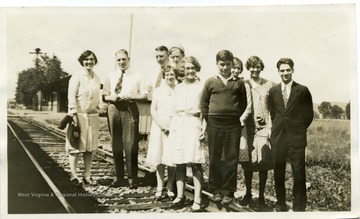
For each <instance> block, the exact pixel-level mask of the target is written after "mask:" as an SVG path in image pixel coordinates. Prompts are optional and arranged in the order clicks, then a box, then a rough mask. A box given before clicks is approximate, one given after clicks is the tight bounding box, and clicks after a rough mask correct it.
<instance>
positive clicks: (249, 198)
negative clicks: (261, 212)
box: [239, 194, 252, 206]
mask: <svg viewBox="0 0 360 219" xmlns="http://www.w3.org/2000/svg"><path fill="white" fill-rule="evenodd" d="M239 204H240V205H241V206H247V205H251V204H252V196H251V195H250V194H246V195H245V196H244V197H243V198H242V199H241V200H240V201H239Z"/></svg>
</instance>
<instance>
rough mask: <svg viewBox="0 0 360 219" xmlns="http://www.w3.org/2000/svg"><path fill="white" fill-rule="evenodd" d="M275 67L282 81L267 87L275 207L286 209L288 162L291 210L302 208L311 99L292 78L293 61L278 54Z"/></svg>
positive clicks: (311, 114)
mask: <svg viewBox="0 0 360 219" xmlns="http://www.w3.org/2000/svg"><path fill="white" fill-rule="evenodd" d="M277 68H278V72H279V75H280V77H281V79H282V82H281V83H280V84H278V85H276V86H275V87H273V88H271V89H270V91H269V110H270V114H271V120H272V128H271V137H270V142H271V145H272V149H273V158H274V178H275V191H276V198H277V202H276V205H275V210H276V211H287V210H288V207H287V205H286V202H285V166H286V161H287V159H288V160H289V162H290V163H291V168H292V173H293V178H294V187H293V198H294V199H293V210H294V211H305V208H306V200H307V197H306V177H305V148H306V145H307V142H306V131H307V128H308V127H309V126H310V124H311V122H312V120H313V117H314V112H313V103H312V98H311V94H310V91H309V90H308V88H307V87H305V86H303V85H300V84H298V83H296V82H295V81H293V80H292V74H293V73H294V62H293V61H292V60H291V59H289V58H281V59H280V60H279V61H278V63H277Z"/></svg>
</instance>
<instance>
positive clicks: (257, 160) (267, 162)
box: [240, 56, 275, 208]
mask: <svg viewBox="0 0 360 219" xmlns="http://www.w3.org/2000/svg"><path fill="white" fill-rule="evenodd" d="M245 66H246V69H247V70H248V71H249V72H250V79H249V80H246V81H245V83H247V84H248V85H249V86H250V89H251V96H252V101H253V104H252V107H253V108H252V112H251V114H250V116H249V117H248V119H247V121H246V128H247V132H248V145H249V155H250V162H245V163H242V167H243V168H244V175H245V186H246V194H245V196H244V197H243V199H242V200H241V201H240V204H241V205H244V206H246V205H248V204H251V203H252V194H251V186H252V185H251V184H252V176H253V172H259V198H258V204H259V206H260V207H263V208H264V207H266V203H265V198H264V192H265V184H266V180H267V175H268V170H270V169H272V168H273V164H272V154H271V145H270V142H269V137H270V134H271V118H270V112H269V109H268V103H267V102H268V96H269V90H270V88H271V87H273V86H274V85H275V83H274V82H272V81H268V80H266V79H264V78H261V77H260V73H261V71H263V69H264V63H263V62H262V60H261V59H260V58H259V57H257V56H251V57H250V58H249V59H248V60H247V61H246V64H245Z"/></svg>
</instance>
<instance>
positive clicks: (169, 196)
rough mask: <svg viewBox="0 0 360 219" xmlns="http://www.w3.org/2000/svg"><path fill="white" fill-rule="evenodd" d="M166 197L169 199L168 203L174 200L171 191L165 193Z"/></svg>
mask: <svg viewBox="0 0 360 219" xmlns="http://www.w3.org/2000/svg"><path fill="white" fill-rule="evenodd" d="M166 195H167V197H168V198H169V199H170V201H172V200H174V199H175V194H174V192H173V191H171V190H168V191H167V193H166Z"/></svg>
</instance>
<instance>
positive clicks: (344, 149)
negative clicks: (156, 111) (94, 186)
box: [40, 118, 351, 211]
mask: <svg viewBox="0 0 360 219" xmlns="http://www.w3.org/2000/svg"><path fill="white" fill-rule="evenodd" d="M40 119H41V118H40ZM59 121H60V119H59V118H49V119H47V122H48V123H51V124H58V122H59ZM100 136H101V137H100V145H102V146H103V147H104V148H107V149H110V148H109V140H110V137H109V133H108V130H107V123H106V119H105V118H101V124H100ZM139 148H140V152H139V161H140V162H143V160H144V156H146V152H147V142H146V141H141V142H140V147H139ZM350 151H351V146H350V121H348V120H320V119H319V120H314V121H313V123H312V124H311V126H310V127H309V129H308V146H307V155H306V163H307V169H306V171H307V172H306V175H307V181H308V184H307V185H308V190H307V191H308V207H307V211H350V210H351V172H350V169H351V167H350V163H351V154H350ZM206 169H207V164H205V165H204V175H207V171H206ZM257 177H258V176H257V174H254V181H253V188H254V191H253V195H254V196H257V192H256V190H257V188H258V178H257ZM286 179H287V180H286V189H287V201H288V202H289V203H291V202H292V184H293V179H292V172H291V168H290V165H287V171H286ZM238 190H239V191H241V192H244V190H245V187H244V183H243V172H242V169H241V167H240V166H239V177H238ZM266 194H267V195H268V196H269V197H271V196H272V197H275V189H274V181H273V171H272V170H271V171H269V178H268V182H267V185H266Z"/></svg>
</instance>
